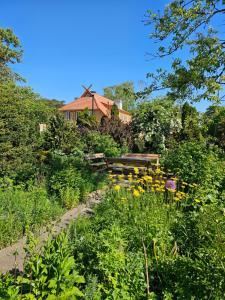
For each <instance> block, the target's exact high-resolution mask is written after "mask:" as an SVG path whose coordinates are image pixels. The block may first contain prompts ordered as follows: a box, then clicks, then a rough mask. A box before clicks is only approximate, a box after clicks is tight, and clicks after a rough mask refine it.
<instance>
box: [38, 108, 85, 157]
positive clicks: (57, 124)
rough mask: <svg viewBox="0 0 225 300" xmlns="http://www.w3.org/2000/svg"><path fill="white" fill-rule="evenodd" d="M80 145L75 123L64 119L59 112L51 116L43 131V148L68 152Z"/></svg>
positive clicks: (80, 147)
mask: <svg viewBox="0 0 225 300" xmlns="http://www.w3.org/2000/svg"><path fill="white" fill-rule="evenodd" d="M82 146H83V145H82V143H81V142H80V136H79V133H78V131H77V127H76V124H75V123H73V122H70V121H67V120H65V118H64V116H63V115H62V114H60V113H58V114H55V115H54V116H52V118H51V119H50V121H49V124H48V128H47V130H46V132H45V133H44V141H43V148H44V149H45V150H60V151H62V152H63V153H66V154H70V153H72V152H73V151H74V150H75V149H76V148H79V149H82Z"/></svg>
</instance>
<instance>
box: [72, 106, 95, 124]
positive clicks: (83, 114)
mask: <svg viewBox="0 0 225 300" xmlns="http://www.w3.org/2000/svg"><path fill="white" fill-rule="evenodd" d="M77 124H78V126H79V127H80V126H84V127H86V128H90V129H91V128H95V127H96V126H97V121H96V116H95V115H93V114H90V111H89V109H88V108H85V109H84V110H83V111H80V112H79V115H78V119H77Z"/></svg>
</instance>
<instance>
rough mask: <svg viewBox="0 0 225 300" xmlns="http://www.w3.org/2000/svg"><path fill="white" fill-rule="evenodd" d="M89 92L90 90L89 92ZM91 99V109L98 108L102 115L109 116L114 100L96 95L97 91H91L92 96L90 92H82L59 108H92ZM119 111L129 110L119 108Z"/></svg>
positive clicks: (69, 109)
mask: <svg viewBox="0 0 225 300" xmlns="http://www.w3.org/2000/svg"><path fill="white" fill-rule="evenodd" d="M89 93H90V92H89ZM92 101H93V109H94V110H100V111H101V112H102V113H103V115H105V116H109V115H110V113H111V107H112V105H113V104H114V102H113V101H112V100H110V99H107V98H105V97H103V96H100V95H98V94H97V93H93V94H92V96H90V94H85V93H84V94H83V95H82V96H81V97H80V98H79V99H76V100H74V101H73V102H70V103H68V104H66V105H64V106H63V107H61V108H60V110H61V111H80V110H84V109H85V108H88V109H92ZM119 111H120V112H121V113H124V114H127V115H130V113H129V112H127V111H125V110H123V109H119Z"/></svg>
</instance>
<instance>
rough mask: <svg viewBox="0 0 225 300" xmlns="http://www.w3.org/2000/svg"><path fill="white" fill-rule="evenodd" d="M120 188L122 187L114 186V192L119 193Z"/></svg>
mask: <svg viewBox="0 0 225 300" xmlns="http://www.w3.org/2000/svg"><path fill="white" fill-rule="evenodd" d="M120 188H121V187H120V186H119V185H118V184H117V185H115V186H114V190H115V191H117V192H119V190H120Z"/></svg>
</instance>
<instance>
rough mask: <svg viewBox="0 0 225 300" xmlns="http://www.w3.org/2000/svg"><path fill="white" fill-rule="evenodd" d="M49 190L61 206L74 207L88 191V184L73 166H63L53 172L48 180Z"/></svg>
mask: <svg viewBox="0 0 225 300" xmlns="http://www.w3.org/2000/svg"><path fill="white" fill-rule="evenodd" d="M48 186H49V191H50V192H51V193H53V194H54V195H56V196H57V197H58V198H59V199H60V200H61V204H62V205H63V206H66V207H67V208H71V207H74V206H76V205H77V204H78V202H79V200H80V199H81V200H83V199H84V198H85V196H86V195H87V193H88V192H90V189H91V188H90V184H88V182H87V181H86V180H85V179H83V178H82V174H81V172H80V171H78V170H76V169H75V168H72V167H70V168H65V169H63V170H61V171H58V172H55V173H54V175H53V176H51V177H50V178H49V181H48Z"/></svg>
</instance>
